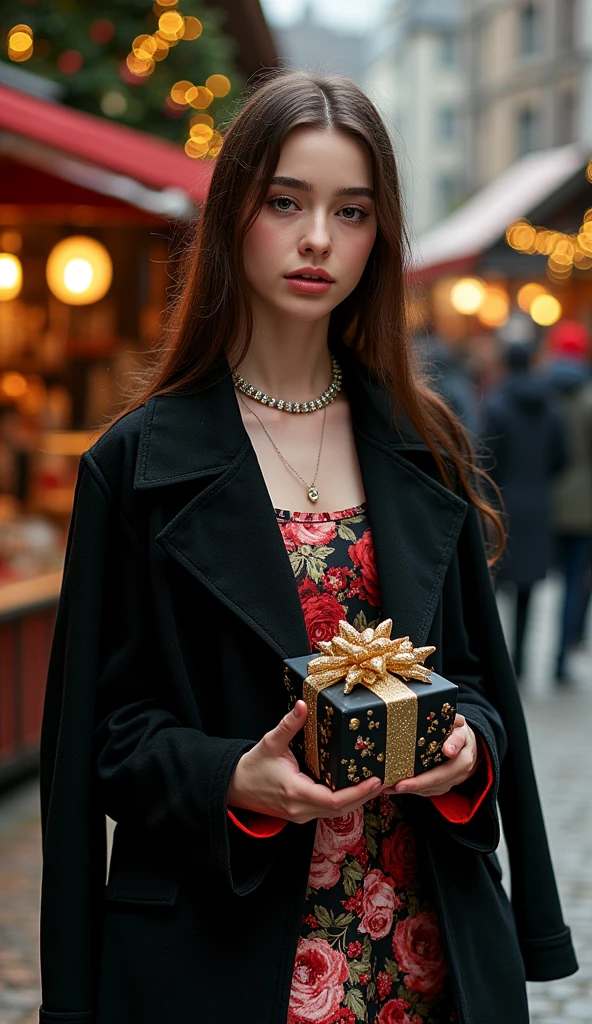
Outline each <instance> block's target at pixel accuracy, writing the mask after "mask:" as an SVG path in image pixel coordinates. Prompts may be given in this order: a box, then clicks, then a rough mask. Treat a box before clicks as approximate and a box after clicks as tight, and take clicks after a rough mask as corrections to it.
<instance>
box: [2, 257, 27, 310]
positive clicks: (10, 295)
mask: <svg viewBox="0 0 592 1024" xmlns="http://www.w3.org/2000/svg"><path fill="white" fill-rule="evenodd" d="M22 286H23V268H22V265H21V261H20V260H19V258H18V256H15V255H14V253H11V252H2V253H0V302H8V301H10V299H16V297H17V295H18V294H19V292H20V290H21V288H22Z"/></svg>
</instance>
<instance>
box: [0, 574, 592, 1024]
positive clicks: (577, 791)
mask: <svg viewBox="0 0 592 1024" xmlns="http://www.w3.org/2000/svg"><path fill="white" fill-rule="evenodd" d="M558 601H559V588H558V586H557V584H556V583H555V582H554V581H550V582H546V583H544V584H542V585H541V586H540V588H539V589H538V591H537V592H536V593H535V596H534V607H533V613H532V622H531V629H530V633H529V638H528V658H527V673H526V676H525V679H524V684H523V690H524V701H525V705H526V710H527V716H528V722H529V727H530V732H531V739H532V743H533V749H534V755H535V762H536V767H537V773H538V778H539V783H540V789H541V794H542V798H543V803H544V807H545V813H546V819H547V824H548V829H549V833H550V837H551V844H552V849H553V855H554V860H555V865H556V868H557V874H558V878H559V884H560V889H561V895H562V899H563V904H564V909H565V915H566V918H567V920H568V921H569V923H570V925H571V926H572V929H573V933H574V937H575V942H576V948H577V952H578V957H579V961H580V971H579V972H578V973H577V974H575V975H574V976H573V977H572V978H566V979H564V980H562V981H554V982H551V983H549V984H531V985H529V998H530V1007H531V1021H532V1024H592V801H591V799H590V793H591V792H592V758H591V757H590V722H591V721H592V629H591V631H590V634H591V636H590V640H589V641H588V645H587V647H586V649H584V650H582V651H581V652H578V653H576V654H574V655H573V657H572V663H571V667H572V670H573V678H574V682H573V684H572V685H571V686H566V687H562V688H561V689H560V690H556V689H555V688H554V687H553V684H552V682H551V679H550V669H549V666H550V665H552V664H553V653H554V646H555V638H556V631H555V628H554V625H553V624H554V622H555V620H556V609H557V605H558ZM501 605H502V615H503V617H504V619H506V618H507V610H508V609H507V605H506V602H504V601H503V600H502V601H501ZM574 762H575V763H576V767H577V771H574V767H573V766H574ZM503 859H504V858H503V851H502V860H503ZM39 867H40V841H39V824H38V815H37V788H36V784H35V783H34V782H33V783H27V784H26V785H24V786H22V787H20V789H19V790H17V791H15V792H13V793H12V794H10V795H9V796H5V797H4V798H2V799H1V800H0V1024H34V1022H36V1021H37V1012H36V1011H37V1007H38V1005H39V973H38V960H37V919H38V903H39ZM500 1024H504V1022H503V1021H500Z"/></svg>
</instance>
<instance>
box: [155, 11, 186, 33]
mask: <svg viewBox="0 0 592 1024" xmlns="http://www.w3.org/2000/svg"><path fill="white" fill-rule="evenodd" d="M158 28H159V30H160V31H161V32H162V34H163V36H164V37H165V38H166V39H181V38H182V37H183V35H184V32H185V19H184V18H183V16H182V15H181V14H179V13H178V12H177V11H166V12H165V13H164V14H161V16H160V18H159V19H158Z"/></svg>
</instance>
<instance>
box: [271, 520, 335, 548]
mask: <svg viewBox="0 0 592 1024" xmlns="http://www.w3.org/2000/svg"><path fill="white" fill-rule="evenodd" d="M279 527H280V530H281V531H282V536H283V538H284V544H285V545H286V550H287V551H295V550H296V548H299V547H302V545H303V544H309V545H310V546H311V547H314V546H315V545H316V544H329V543H330V542H331V541H332V540H334V538H335V537H336V536H337V530H336V529H335V523H331V522H328V523H310V522H302V521H301V520H298V519H294V517H292V518H291V519H289V520H288V521H287V522H282V521H281V520H280V521H279Z"/></svg>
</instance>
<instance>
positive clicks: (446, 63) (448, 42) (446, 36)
mask: <svg viewBox="0 0 592 1024" xmlns="http://www.w3.org/2000/svg"><path fill="white" fill-rule="evenodd" d="M440 60H441V63H442V66H443V67H445V68H453V67H454V66H455V64H456V38H455V35H454V32H444V33H443V35H442V36H441V39H440Z"/></svg>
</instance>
